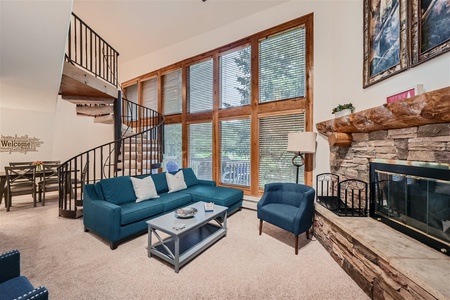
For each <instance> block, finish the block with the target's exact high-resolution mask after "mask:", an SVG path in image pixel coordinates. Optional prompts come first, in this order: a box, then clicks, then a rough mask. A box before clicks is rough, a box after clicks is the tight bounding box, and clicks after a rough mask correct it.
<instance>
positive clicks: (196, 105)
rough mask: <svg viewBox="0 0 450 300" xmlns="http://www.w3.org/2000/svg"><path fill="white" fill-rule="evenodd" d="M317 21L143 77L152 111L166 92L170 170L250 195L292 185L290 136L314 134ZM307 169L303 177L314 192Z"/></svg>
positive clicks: (295, 23) (290, 25) (307, 19)
mask: <svg viewBox="0 0 450 300" xmlns="http://www.w3.org/2000/svg"><path fill="white" fill-rule="evenodd" d="M313 18H314V15H313V14H312V13H311V14H308V15H306V16H303V17H299V18H297V19H294V20H290V21H287V22H285V23H283V24H280V25H277V26H274V27H272V28H268V29H266V30H263V31H260V32H257V33H255V34H253V35H250V36H248V37H245V38H242V39H240V40H237V41H231V42H230V43H229V44H227V45H224V46H221V47H218V48H216V49H212V50H209V51H206V52H204V53H201V54H198V55H196V56H193V57H189V58H187V59H185V60H183V61H178V62H174V64H173V65H169V66H166V67H164V68H163V69H160V70H149V72H148V73H146V74H145V75H142V77H141V78H138V79H137V82H140V84H141V86H142V89H141V90H142V92H143V93H144V95H139V99H140V100H142V101H144V102H147V101H148V103H149V105H151V103H150V102H151V101H150V100H147V98H148V97H150V96H149V95H150V94H151V95H156V94H155V93H156V91H157V89H156V87H158V88H159V89H161V92H160V93H159V96H160V97H162V99H158V105H161V106H162V107H161V108H159V111H160V112H161V113H162V114H164V118H165V119H164V120H165V121H164V122H165V123H166V124H172V125H167V127H166V131H165V139H166V140H168V142H167V143H166V149H165V150H166V152H165V156H164V160H165V163H166V162H168V158H171V159H172V160H176V162H177V165H178V166H179V167H191V168H192V169H193V170H194V172H195V174H196V175H197V177H198V178H200V179H207V180H212V179H214V180H215V181H216V182H217V184H218V185H220V184H222V185H233V186H235V187H236V188H239V189H242V190H243V191H245V193H246V194H247V195H253V196H259V195H261V193H262V190H263V188H264V185H265V184H267V183H270V182H274V181H285V182H295V181H296V178H295V176H296V171H297V169H296V167H295V166H293V165H292V158H293V155H291V154H290V153H288V152H287V151H286V149H287V135H288V133H289V132H295V131H312V130H313V124H314V121H313V118H312V114H313V112H312V111H311V110H312V108H313V99H312V96H313V93H312V86H311V83H312V80H313V69H314V68H313V67H314V64H313V53H314V45H313V36H312V32H313V23H314V22H313ZM155 74H156V75H155ZM152 75H155V80H157V81H155V82H152V81H151V80H152V79H153V77H151V76H152ZM133 83H135V81H134V79H132V80H131V81H129V84H133ZM153 84H154V87H155V88H153ZM139 92H141V91H139ZM146 94H147V95H146ZM170 126H174V127H173V128H175V127H176V128H177V129H176V130H175V129H173V130H174V132H172V131H171V130H172V129H170V128H171V127H170ZM182 133H183V136H182ZM181 138H183V141H181ZM176 139H179V140H178V141H177V140H176ZM182 146H183V148H182ZM174 149H175V150H174ZM182 163H183V165H182ZM310 163H311V160H309V159H308V160H307V161H306V165H305V168H303V167H302V168H301V169H300V171H301V172H300V176H299V182H303V183H305V184H309V185H311V184H312V183H313V182H312V171H311V170H312V168H310V167H312V166H310ZM213 165H214V168H213ZM251 176H252V178H251Z"/></svg>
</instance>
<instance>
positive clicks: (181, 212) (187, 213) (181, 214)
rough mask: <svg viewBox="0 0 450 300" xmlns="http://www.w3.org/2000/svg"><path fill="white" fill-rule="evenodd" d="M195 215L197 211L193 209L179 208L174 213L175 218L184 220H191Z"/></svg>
mask: <svg viewBox="0 0 450 300" xmlns="http://www.w3.org/2000/svg"><path fill="white" fill-rule="evenodd" d="M196 213H197V209H196V208H195V207H190V206H188V207H183V208H179V209H177V210H176V211H175V217H177V218H181V219H186V218H192V217H193V216H194V215H195V214H196Z"/></svg>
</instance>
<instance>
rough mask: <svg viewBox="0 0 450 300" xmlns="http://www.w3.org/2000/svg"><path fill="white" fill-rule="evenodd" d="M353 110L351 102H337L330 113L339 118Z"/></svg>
mask: <svg viewBox="0 0 450 300" xmlns="http://www.w3.org/2000/svg"><path fill="white" fill-rule="evenodd" d="M354 111H355V107H354V106H353V104H352V103H347V104H339V105H338V106H336V107H335V108H333V111H332V112H331V113H332V114H334V117H335V118H339V117H342V116H345V115H349V114H351V113H352V112H354Z"/></svg>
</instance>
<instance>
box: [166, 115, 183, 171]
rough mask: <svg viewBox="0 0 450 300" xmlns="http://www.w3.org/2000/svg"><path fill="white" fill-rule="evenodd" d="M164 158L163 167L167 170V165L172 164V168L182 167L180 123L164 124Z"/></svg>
mask: <svg viewBox="0 0 450 300" xmlns="http://www.w3.org/2000/svg"><path fill="white" fill-rule="evenodd" d="M164 133H165V134H164V149H165V153H164V159H163V165H164V166H163V169H164V170H165V171H167V167H169V169H170V166H171V165H172V167H173V168H176V169H180V168H181V167H182V161H183V160H182V157H181V154H182V148H181V147H182V138H181V135H182V132H181V124H168V125H164Z"/></svg>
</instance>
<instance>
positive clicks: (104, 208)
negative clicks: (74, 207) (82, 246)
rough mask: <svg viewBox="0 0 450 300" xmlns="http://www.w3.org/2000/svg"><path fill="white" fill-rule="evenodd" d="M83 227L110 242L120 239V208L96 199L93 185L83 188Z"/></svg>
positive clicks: (98, 198)
mask: <svg viewBox="0 0 450 300" xmlns="http://www.w3.org/2000/svg"><path fill="white" fill-rule="evenodd" d="M83 223H84V226H85V227H86V228H87V229H89V230H92V231H94V232H95V233H97V234H99V235H100V236H102V237H104V238H106V239H107V240H109V241H111V242H115V241H118V240H119V239H120V223H121V207H120V206H119V205H116V204H114V203H111V202H107V201H105V200H103V199H100V197H98V195H97V193H96V191H95V188H94V185H91V184H89V185H85V186H84V202H83Z"/></svg>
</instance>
